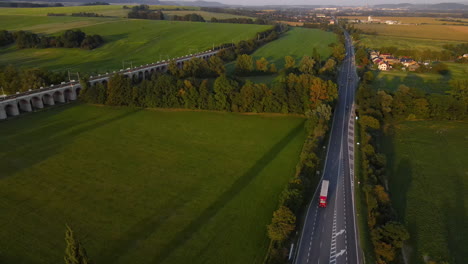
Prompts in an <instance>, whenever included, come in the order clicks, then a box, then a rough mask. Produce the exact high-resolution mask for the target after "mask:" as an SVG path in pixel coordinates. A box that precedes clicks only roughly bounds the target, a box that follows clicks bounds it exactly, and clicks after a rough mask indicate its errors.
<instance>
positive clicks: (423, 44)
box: [360, 35, 462, 51]
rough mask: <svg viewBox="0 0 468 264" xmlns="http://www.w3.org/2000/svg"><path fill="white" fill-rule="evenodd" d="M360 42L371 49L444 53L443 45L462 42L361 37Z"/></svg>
mask: <svg viewBox="0 0 468 264" xmlns="http://www.w3.org/2000/svg"><path fill="white" fill-rule="evenodd" d="M360 42H361V43H362V44H363V45H364V46H366V47H369V48H372V49H379V48H381V47H398V48H399V49H421V50H433V51H442V50H443V45H446V44H451V45H457V44H459V43H462V41H448V40H431V39H421V38H407V37H398V36H391V37H389V36H380V35H361V40H360Z"/></svg>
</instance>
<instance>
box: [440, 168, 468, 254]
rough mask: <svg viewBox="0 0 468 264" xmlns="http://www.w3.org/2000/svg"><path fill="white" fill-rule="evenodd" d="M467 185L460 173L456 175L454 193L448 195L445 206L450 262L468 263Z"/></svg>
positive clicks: (452, 188) (453, 186) (453, 184)
mask: <svg viewBox="0 0 468 264" xmlns="http://www.w3.org/2000/svg"><path fill="white" fill-rule="evenodd" d="M465 187H466V186H464V184H463V179H462V176H461V175H460V174H458V173H457V175H454V180H453V182H452V187H451V188H450V189H451V190H454V193H453V194H451V195H450V197H447V201H448V202H447V203H446V204H445V205H446V206H445V207H444V209H445V210H444V216H445V221H444V222H445V223H446V229H445V231H446V234H445V235H446V240H447V241H448V248H449V250H450V252H449V254H450V259H448V262H449V263H466V261H467V260H468V250H466V246H467V245H468V225H467V223H468V222H467V221H468V220H467V218H466V204H465V199H466V188H465Z"/></svg>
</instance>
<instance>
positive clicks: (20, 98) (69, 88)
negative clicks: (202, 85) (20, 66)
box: [0, 50, 219, 120]
mask: <svg viewBox="0 0 468 264" xmlns="http://www.w3.org/2000/svg"><path fill="white" fill-rule="evenodd" d="M218 52H219V50H209V51H206V52H201V53H198V54H190V55H186V56H182V57H178V58H175V59H173V60H175V62H176V64H177V66H178V67H182V66H183V64H184V62H185V61H188V60H190V59H192V58H202V59H205V60H207V59H209V58H210V57H211V56H214V55H215V54H216V53H218ZM169 62H170V60H167V61H158V62H156V63H152V64H146V65H141V66H139V67H134V68H127V69H122V70H120V71H118V72H116V71H114V72H112V73H106V74H102V75H98V76H91V78H90V79H89V84H90V86H91V87H92V86H94V85H95V84H98V83H102V84H106V83H107V82H108V80H109V78H110V77H111V76H112V75H114V74H123V75H125V76H127V77H129V78H139V79H140V80H143V79H144V78H149V76H151V75H152V74H154V73H157V72H166V71H167V68H168V66H169ZM81 89H82V87H81V85H80V83H79V82H78V81H74V80H71V81H69V82H62V83H61V84H58V85H51V86H50V87H41V88H40V89H35V90H29V91H27V92H24V93H17V94H13V95H9V96H5V97H3V98H2V97H0V120H2V119H7V118H8V117H14V116H18V115H20V114H21V113H25V112H32V111H35V110H39V109H42V108H44V107H46V106H53V105H56V104H60V103H66V102H70V101H75V100H76V99H77V98H78V95H79V93H80V91H81Z"/></svg>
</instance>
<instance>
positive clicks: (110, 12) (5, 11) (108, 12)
mask: <svg viewBox="0 0 468 264" xmlns="http://www.w3.org/2000/svg"><path fill="white" fill-rule="evenodd" d="M127 6H128V7H132V6H134V5H127ZM177 8H179V9H183V10H199V9H200V8H198V7H190V6H167V5H150V9H153V10H156V9H177ZM79 12H88V13H90V12H91V13H97V14H100V15H104V16H116V17H127V13H128V12H129V9H123V5H96V6H63V7H41V8H1V9H0V14H2V15H19V16H46V15H47V14H48V13H58V14H66V15H71V14H72V13H79Z"/></svg>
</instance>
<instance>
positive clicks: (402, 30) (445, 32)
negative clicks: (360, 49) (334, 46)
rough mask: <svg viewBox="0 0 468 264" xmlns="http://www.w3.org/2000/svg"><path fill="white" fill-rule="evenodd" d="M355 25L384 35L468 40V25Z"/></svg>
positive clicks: (365, 30)
mask: <svg viewBox="0 0 468 264" xmlns="http://www.w3.org/2000/svg"><path fill="white" fill-rule="evenodd" d="M355 27H356V28H359V29H361V30H363V31H364V32H367V33H377V34H378V35H382V36H398V37H408V38H423V39H430V40H452V41H465V42H466V41H468V27H466V26H455V25H384V24H356V25H355Z"/></svg>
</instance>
